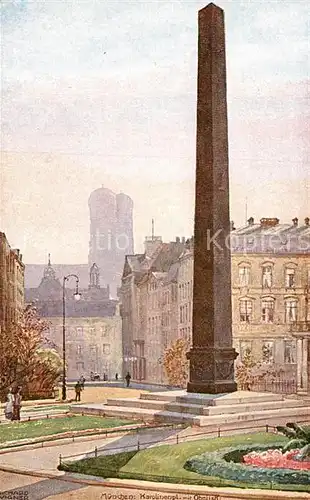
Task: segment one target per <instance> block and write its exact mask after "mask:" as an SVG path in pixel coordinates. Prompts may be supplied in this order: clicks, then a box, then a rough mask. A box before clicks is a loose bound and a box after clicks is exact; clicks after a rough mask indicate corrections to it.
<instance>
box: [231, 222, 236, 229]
mask: <svg viewBox="0 0 310 500" xmlns="http://www.w3.org/2000/svg"><path fill="white" fill-rule="evenodd" d="M235 229H236V228H235V223H234V221H233V220H232V221H230V230H231V231H235Z"/></svg>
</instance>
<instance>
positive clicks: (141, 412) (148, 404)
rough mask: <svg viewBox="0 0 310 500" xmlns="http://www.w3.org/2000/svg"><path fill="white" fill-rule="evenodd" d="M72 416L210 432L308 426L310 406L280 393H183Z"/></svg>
mask: <svg viewBox="0 0 310 500" xmlns="http://www.w3.org/2000/svg"><path fill="white" fill-rule="evenodd" d="M71 411H72V412H74V413H84V414H94V415H105V416H109V417H120V418H121V417H122V418H128V419H139V420H144V421H148V422H158V423H167V422H170V423H185V424H188V425H193V426H199V427H203V428H208V430H209V429H210V430H211V431H213V430H215V429H218V428H221V430H229V429H238V426H240V432H242V429H245V428H249V429H259V428H263V427H265V426H266V425H271V426H272V425H281V424H286V423H287V422H289V421H293V422H294V421H295V422H308V423H310V404H309V402H308V403H305V402H304V401H303V400H301V399H293V398H290V399H286V398H285V397H284V396H282V395H281V394H272V393H267V392H266V393H258V392H251V391H236V392H233V393H229V394H217V395H214V394H197V393H187V392H186V391H182V390H180V391H168V392H153V393H142V394H141V395H140V398H132V399H131V398H124V399H119V398H117V399H108V400H107V403H106V404H88V405H87V404H85V405H82V404H81V405H74V406H73V407H72V408H71Z"/></svg>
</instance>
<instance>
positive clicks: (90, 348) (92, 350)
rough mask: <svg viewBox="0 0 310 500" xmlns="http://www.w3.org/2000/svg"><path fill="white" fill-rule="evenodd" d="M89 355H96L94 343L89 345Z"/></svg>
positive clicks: (92, 356)
mask: <svg viewBox="0 0 310 500" xmlns="http://www.w3.org/2000/svg"><path fill="white" fill-rule="evenodd" d="M89 355H90V357H91V358H95V357H96V356H97V346H96V345H90V346H89Z"/></svg>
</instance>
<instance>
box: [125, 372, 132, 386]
mask: <svg viewBox="0 0 310 500" xmlns="http://www.w3.org/2000/svg"><path fill="white" fill-rule="evenodd" d="M125 379H126V384H127V387H129V384H130V380H131V375H130V373H129V372H127V375H126V377H125Z"/></svg>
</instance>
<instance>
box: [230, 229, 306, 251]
mask: <svg viewBox="0 0 310 500" xmlns="http://www.w3.org/2000/svg"><path fill="white" fill-rule="evenodd" d="M230 234H231V252H232V253H243V252H245V253H271V254H288V253H293V254H295V253H301V254H304V253H310V226H308V225H303V226H298V225H295V224H293V225H292V224H276V225H274V226H264V225H261V224H252V225H248V226H245V227H242V228H240V229H235V230H234V231H232V232H231V233H230Z"/></svg>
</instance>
